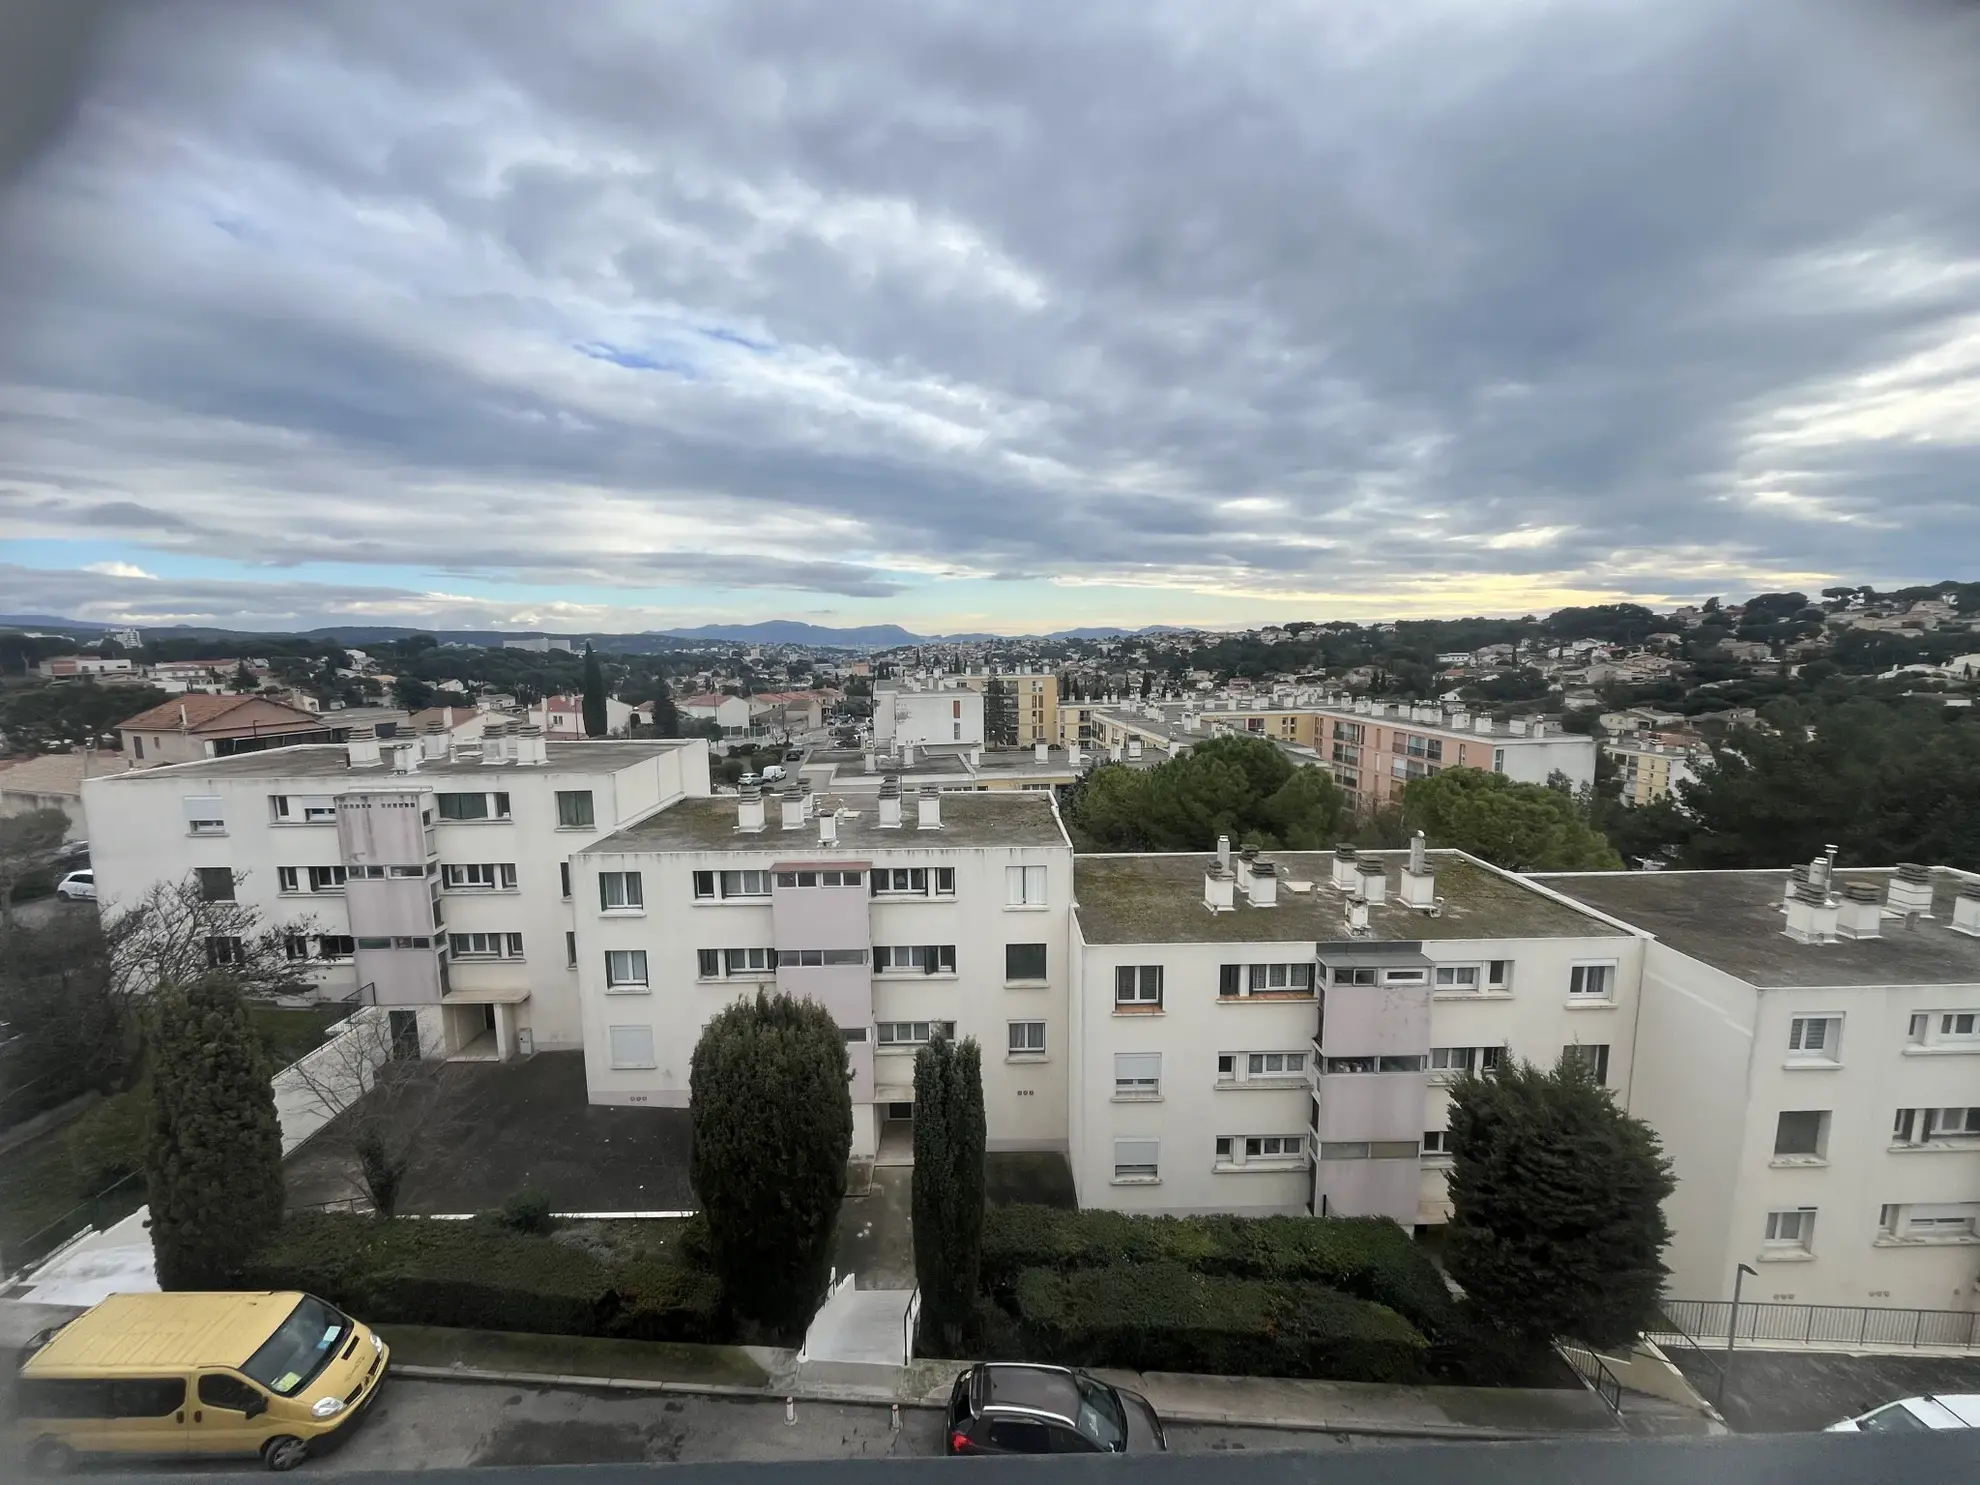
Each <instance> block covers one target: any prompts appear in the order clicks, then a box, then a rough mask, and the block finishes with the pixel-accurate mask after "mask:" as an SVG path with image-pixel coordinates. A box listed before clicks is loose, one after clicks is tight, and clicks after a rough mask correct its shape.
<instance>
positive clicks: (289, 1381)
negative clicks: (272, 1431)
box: [241, 1295, 351, 1397]
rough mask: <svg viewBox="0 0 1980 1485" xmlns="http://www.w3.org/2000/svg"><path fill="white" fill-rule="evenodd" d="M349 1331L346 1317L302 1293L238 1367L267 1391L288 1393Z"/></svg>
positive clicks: (318, 1368) (317, 1367)
mask: <svg viewBox="0 0 1980 1485" xmlns="http://www.w3.org/2000/svg"><path fill="white" fill-rule="evenodd" d="M350 1333H351V1322H350V1320H349V1318H348V1317H346V1316H344V1315H341V1314H339V1313H338V1312H337V1311H335V1310H333V1309H331V1308H330V1306H328V1305H326V1304H325V1303H324V1302H323V1301H322V1300H320V1299H312V1298H310V1297H309V1296H307V1295H305V1296H304V1297H303V1299H302V1302H301V1303H300V1304H298V1305H297V1306H296V1307H295V1308H294V1309H293V1310H291V1311H289V1318H288V1319H286V1320H284V1321H283V1322H282V1323H281V1324H280V1325H278V1326H277V1327H276V1328H275V1334H273V1335H271V1336H270V1337H269V1338H268V1339H267V1340H266V1341H264V1342H263V1343H262V1345H261V1349H260V1350H259V1351H256V1352H255V1353H254V1355H252V1356H250V1357H249V1358H248V1359H247V1361H246V1362H245V1363H244V1364H243V1365H242V1367H241V1370H242V1371H244V1372H246V1373H247V1374H248V1375H249V1376H250V1377H252V1378H253V1379H254V1380H255V1381H257V1382H259V1383H260V1384H261V1385H262V1386H264V1387H266V1388H267V1389H268V1390H269V1391H270V1392H273V1393H276V1394H277V1395H279V1396H281V1397H288V1396H290V1395H291V1394H292V1393H294V1392H295V1390H296V1389H297V1388H298V1387H300V1386H302V1385H303V1384H304V1383H305V1382H307V1381H308V1380H309V1379H310V1378H311V1377H313V1376H315V1375H316V1374H317V1373H318V1372H320V1371H322V1370H323V1365H324V1363H325V1362H327V1361H328V1360H329V1359H330V1358H331V1357H332V1356H334V1355H336V1354H337V1348H338V1347H339V1346H340V1345H342V1344H343V1343H344V1341H345V1339H346V1338H348V1337H349V1335H350Z"/></svg>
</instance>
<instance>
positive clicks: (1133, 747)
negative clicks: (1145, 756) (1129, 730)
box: [1128, 737, 1141, 758]
mask: <svg viewBox="0 0 1980 1485" xmlns="http://www.w3.org/2000/svg"><path fill="white" fill-rule="evenodd" d="M1140 756H1141V739H1140V738H1138V737H1131V738H1129V739H1128V757H1130V758H1139V757H1140Z"/></svg>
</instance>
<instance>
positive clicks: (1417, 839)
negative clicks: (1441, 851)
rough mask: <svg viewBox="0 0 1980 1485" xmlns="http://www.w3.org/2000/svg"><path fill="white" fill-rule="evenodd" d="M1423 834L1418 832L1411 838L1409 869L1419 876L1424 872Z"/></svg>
mask: <svg viewBox="0 0 1980 1485" xmlns="http://www.w3.org/2000/svg"><path fill="white" fill-rule="evenodd" d="M1424 844H1425V843H1424V839H1423V832H1422V831H1420V830H1419V831H1417V832H1416V834H1414V835H1412V836H1411V837H1410V838H1409V869H1410V870H1411V871H1413V872H1416V873H1418V874H1419V875H1420V874H1421V873H1422V871H1423V859H1424V857H1423V847H1424Z"/></svg>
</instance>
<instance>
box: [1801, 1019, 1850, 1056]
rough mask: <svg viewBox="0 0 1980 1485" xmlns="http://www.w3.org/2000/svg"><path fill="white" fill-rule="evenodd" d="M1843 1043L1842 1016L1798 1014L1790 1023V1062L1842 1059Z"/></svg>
mask: <svg viewBox="0 0 1980 1485" xmlns="http://www.w3.org/2000/svg"><path fill="white" fill-rule="evenodd" d="M1841 1044H1842V1017H1841V1016H1796V1017H1795V1018H1794V1019H1793V1020H1792V1021H1790V1022H1789V1023H1788V1060H1789V1061H1790V1062H1837V1061H1840V1060H1841V1057H1840V1049H1841Z"/></svg>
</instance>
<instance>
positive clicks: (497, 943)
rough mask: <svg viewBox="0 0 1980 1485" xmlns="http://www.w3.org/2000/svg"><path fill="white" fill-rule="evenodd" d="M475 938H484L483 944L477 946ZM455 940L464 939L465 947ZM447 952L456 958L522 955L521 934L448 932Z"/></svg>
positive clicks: (475, 958)
mask: <svg viewBox="0 0 1980 1485" xmlns="http://www.w3.org/2000/svg"><path fill="white" fill-rule="evenodd" d="M476 939H485V940H487V943H486V944H485V945H482V946H479V947H477V946H476V945H475V940H476ZM457 940H465V941H466V942H467V944H468V947H467V948H465V949H464V948H462V947H461V946H460V943H459V942H457ZM447 952H448V954H449V955H450V956H452V957H453V958H455V959H457V960H476V961H479V960H485V959H509V960H517V959H521V958H522V957H523V936H522V935H521V934H520V933H480V932H468V933H449V934H448V935H447Z"/></svg>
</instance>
